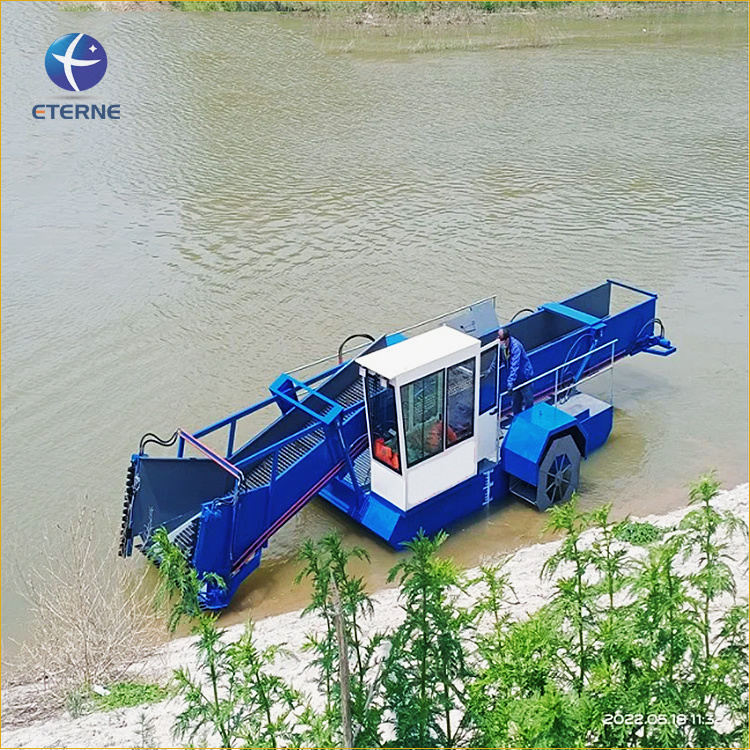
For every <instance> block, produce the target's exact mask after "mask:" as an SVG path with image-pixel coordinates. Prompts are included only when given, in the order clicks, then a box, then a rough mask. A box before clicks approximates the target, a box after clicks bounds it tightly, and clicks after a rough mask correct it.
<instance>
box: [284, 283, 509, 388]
mask: <svg viewBox="0 0 750 750" xmlns="http://www.w3.org/2000/svg"><path fill="white" fill-rule="evenodd" d="M489 301H492V307H493V308H494V307H495V305H496V303H497V295H495V294H493V295H492V296H491V297H485V298H484V299H480V300H477V301H476V302H471V303H470V304H468V305H462V306H461V307H457V308H456V309H455V310H451V311H450V312H446V313H442V314H440V315H436V316H435V317H433V318H427V320H421V321H420V322H419V323H414V325H410V326H407V327H406V328H402V329H400V330H398V331H394V332H393V335H397V334H402V333H406V332H407V331H413V330H414V329H415V328H421V327H422V326H426V325H428V324H429V323H436V322H437V321H438V320H444V319H445V318H450V317H451V316H452V315H457V314H458V313H460V312H463V311H464V310H469V309H471V308H472V307H476V306H477V305H481V304H483V303H484V302H489ZM370 345H371V342H367V343H364V344H359V345H358V346H353V347H351V348H350V349H344V351H343V352H341V354H342V355H346V354H351V353H352V352H356V351H360V350H361V349H366V348H367V347H368V346H370ZM337 357H338V354H330V355H329V356H327V357H322V358H321V359H316V360H315V361H314V362H308V363H307V364H306V365H300V366H299V367H295V368H294V369H293V370H289V371H288V372H287V374H288V375H292V374H293V373H295V372H301V371H302V370H307V369H308V368H310V367H316V366H317V365H322V364H324V363H325V362H329V361H330V360H332V359H336V358H337ZM338 366H339V367H340V366H341V365H338Z"/></svg>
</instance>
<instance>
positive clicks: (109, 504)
mask: <svg viewBox="0 0 750 750" xmlns="http://www.w3.org/2000/svg"><path fill="white" fill-rule="evenodd" d="M706 18H707V20H706V22H705V25H700V24H698V25H696V24H695V23H694V22H692V21H691V22H690V23H689V24H688V23H687V22H686V21H685V23H686V26H685V29H686V31H685V32H684V33H677V34H662V35H661V36H659V34H644V36H643V38H642V39H641V38H638V37H634V38H633V37H628V38H627V39H626V40H623V39H621V38H620V37H619V36H618V35H616V34H611V35H610V34H609V33H608V29H609V28H610V27H609V26H607V25H602V24H601V23H600V22H597V21H591V24H590V27H589V28H587V29H586V33H577V34H576V35H573V36H571V38H568V39H566V40H565V41H564V42H560V43H554V44H551V45H549V46H540V47H531V48H519V49H500V48H498V47H490V48H487V49H483V50H479V51H462V50H456V51H451V52H428V53H423V54H408V53H405V54H400V53H398V52H394V50H393V48H392V47H389V48H388V49H387V50H384V51H383V54H377V50H375V52H373V51H372V50H371V49H370V50H369V51H368V54H367V55H359V56H358V55H352V54H346V53H343V52H341V53H340V52H335V51H334V52H332V51H330V50H327V49H325V48H324V46H321V44H320V43H319V39H318V38H317V37H316V36H315V35H314V34H313V33H312V32H311V29H312V28H313V27H312V25H306V24H305V23H304V22H300V21H299V20H296V21H293V22H291V21H287V20H285V19H283V18H279V17H276V16H269V15H265V14H252V13H248V14H229V13H225V14H201V13H115V12H76V13H71V12H65V11H60V10H58V9H57V8H56V6H55V5H54V4H34V3H13V4H11V3H4V4H3V6H2V21H3V23H2V55H3V59H2V63H3V65H2V71H3V72H2V84H3V86H2V117H3V128H2V147H3V159H2V177H3V193H2V200H3V204H2V209H3V224H2V241H3V245H2V250H3V252H2V341H3V348H2V367H3V373H2V374H3V379H2V397H3V398H2V438H3V440H2V459H3V472H2V566H3V567H2V571H3V577H2V623H3V637H4V639H6V638H8V637H23V635H24V633H25V632H26V631H25V627H26V625H27V615H26V610H25V606H24V602H23V599H22V598H21V595H20V586H19V578H20V577H21V576H22V575H23V572H24V571H25V570H27V569H28V567H29V566H30V565H32V564H33V563H34V561H35V560H37V559H38V557H39V556H40V555H41V554H51V555H53V556H55V555H59V556H64V555H65V553H66V550H65V544H64V543H63V544H60V545H57V546H56V547H55V548H47V547H46V544H47V543H46V542H45V541H44V537H43V533H44V530H45V529H49V528H51V529H53V530H54V526H55V525H57V524H60V525H64V524H65V523H66V521H67V519H69V518H70V517H71V515H73V514H74V509H76V508H77V507H79V506H80V505H82V504H85V505H86V506H87V507H89V508H92V509H94V510H95V512H96V524H97V530H98V532H97V533H99V534H100V536H101V539H102V541H103V542H104V541H106V540H109V539H111V538H112V534H113V532H114V530H115V529H116V528H117V526H118V525H119V517H120V511H121V497H122V488H123V482H124V478H125V469H126V467H127V463H128V458H129V456H130V454H131V453H132V452H134V451H135V450H137V446H138V440H139V438H140V436H141V434H142V433H144V432H146V431H148V430H152V431H155V432H157V433H159V434H163V435H168V434H170V433H171V432H172V431H173V429H174V428H175V427H176V426H183V427H186V428H188V429H190V428H195V429H197V428H199V427H201V426H203V425H205V424H209V423H211V422H213V421H215V420H217V419H219V418H221V417H223V416H224V415H226V414H228V413H230V412H232V411H235V410H237V409H240V408H242V407H243V406H245V405H247V404H249V403H251V402H253V401H255V400H258V399H260V398H263V397H264V395H265V393H266V392H267V391H266V388H267V386H268V384H269V383H270V382H271V380H272V379H273V378H275V377H276V375H277V374H278V373H279V372H281V371H283V370H288V369H291V368H293V367H294V366H296V365H298V364H302V363H304V362H307V361H310V360H313V359H316V358H318V357H322V356H325V355H327V354H331V353H333V352H335V350H336V347H337V346H338V344H339V342H340V341H341V340H342V339H344V338H345V337H346V336H348V335H349V334H350V333H354V332H360V331H367V332H370V333H373V334H375V333H379V332H385V331H389V330H395V329H399V328H402V327H405V326H407V325H409V324H410V323H414V322H416V321H418V320H421V319H424V318H427V317H430V316H432V315H434V314H437V313H439V312H441V311H443V310H446V309H451V308H454V307H458V306H459V305H462V304H465V303H468V302H471V301H472V300H475V299H479V298H481V297H485V296H489V295H493V294H495V295H497V298H498V309H499V311H500V312H501V314H502V315H503V316H506V317H509V316H511V315H512V314H513V313H514V312H516V310H518V309H520V308H523V307H527V306H532V307H533V306H536V305H538V304H541V303H543V302H546V301H548V300H554V299H562V298H564V297H566V296H568V295H570V294H572V293H573V292H575V291H577V290H580V289H583V288H586V287H588V286H591V285H594V284H597V283H599V282H601V281H602V280H604V279H606V278H619V279H622V280H625V281H628V282H630V283H633V284H636V285H641V286H643V287H645V288H647V289H651V290H654V291H656V292H658V293H659V295H660V302H659V314H660V316H661V318H662V319H663V320H664V322H665V324H666V326H667V334H668V336H670V337H671V338H672V339H673V340H674V341H675V342H676V343H677V345H678V346H679V352H678V354H677V355H675V356H673V357H671V358H669V359H666V360H663V359H659V358H656V357H648V356H645V355H644V356H640V357H637V358H635V359H633V360H631V361H627V362H623V363H622V364H621V365H619V366H618V368H617V371H616V375H615V403H616V406H617V415H616V420H615V428H614V433H613V435H612V438H611V439H610V441H609V443H608V444H607V445H606V446H605V447H604V448H603V449H602V450H601V451H599V452H598V453H597V454H595V455H594V456H592V457H591V458H590V459H589V460H588V461H587V462H586V463H585V464H584V466H583V467H582V486H581V492H582V496H583V503H584V505H585V506H586V507H593V506H595V505H597V504H599V503H601V502H605V501H612V502H613V503H614V504H615V507H616V512H617V513H618V514H620V515H623V514H625V513H638V514H644V513H653V512H660V511H664V510H667V509H670V508H674V507H677V506H679V505H681V504H683V503H684V502H685V497H686V486H687V483H688V482H689V481H690V480H692V479H694V478H695V477H696V476H697V474H698V473H699V472H701V471H703V470H705V469H707V468H710V467H715V468H716V469H717V470H718V473H719V475H720V477H721V478H722V479H723V481H724V483H725V484H726V485H727V486H732V485H734V484H736V483H738V482H743V481H746V480H747V451H748V440H747V435H748V424H747V407H748V369H747V362H748V336H747V330H748V321H747V311H748V304H747V303H748V298H747V288H748V253H747V237H748V213H747V205H748V194H747V173H748V150H747V146H748V112H747V102H748V80H747V68H748V65H747V63H748V59H747V14H746V12H745V13H744V14H716V15H715V16H712V15H709V16H707V17H706ZM649 23H651V24H653V19H652V20H651V21H649ZM680 23H683V20H681V19H680V17H670V19H668V20H665V21H664V22H663V28H665V29H666V28H667V27H668V28H669V29H671V30H672V31H674V29H677V30H678V31H679V30H680V28H681V27H680V26H679V24H680ZM597 24H599V25H597ZM670 24H671V25H670ZM675 24H676V26H675ZM577 28H579V30H580V24H579V27H577ZM649 28H652V26H650V27H649ZM71 30H81V31H84V32H86V33H88V34H91V35H93V36H94V37H95V38H97V39H99V40H100V41H101V42H102V43H103V44H104V45H105V46H106V49H107V53H108V57H109V70H108V72H107V75H106V76H105V78H104V80H103V81H102V83H101V84H100V85H99V86H98V87H97V88H96V89H93V90H91V91H90V92H87V93H84V94H81V95H79V97H80V98H78V99H76V101H83V102H89V103H91V102H93V103H99V102H107V103H120V104H121V109H122V119H121V120H119V121H112V122H110V121H107V122H101V121H99V122H82V121H61V120H55V121H35V120H33V119H32V117H31V108H32V106H33V105H35V104H39V103H40V102H44V103H46V102H48V101H51V102H63V103H64V102H67V101H68V100H69V99H70V100H71V101H72V97H67V95H66V94H64V93H63V92H59V91H58V90H56V89H55V87H54V86H53V85H52V83H51V82H50V81H49V80H48V78H47V76H46V75H45V72H44V66H43V57H44V52H45V51H46V48H47V46H48V45H49V44H50V43H51V42H52V41H53V40H54V39H56V38H57V37H58V36H60V35H62V34H64V33H69V32H70V31H71ZM333 46H335V45H333ZM542 524H543V518H542V517H541V516H540V515H539V514H538V513H536V512H535V511H533V510H532V509H530V508H528V507H525V506H524V505H522V504H521V503H520V502H515V501H508V502H507V503H502V504H500V505H498V506H497V507H494V508H491V509H490V510H488V511H486V512H485V513H484V514H480V515H478V516H476V517H473V518H471V519H467V520H466V521H465V522H464V523H463V524H461V526H460V527H459V528H454V529H452V535H451V538H450V539H449V541H448V543H447V545H446V551H447V552H448V553H449V554H451V555H453V556H455V557H456V558H457V559H458V560H459V561H460V562H461V563H462V564H464V565H473V564H476V563H477V562H478V561H479V560H480V559H482V558H483V557H485V556H489V555H494V554H497V553H498V552H501V551H503V550H510V549H513V548H516V547H519V546H522V545H525V544H529V543H534V542H536V541H538V539H539V538H540V530H541V527H542ZM331 529H339V530H340V531H341V532H342V533H343V535H344V537H345V539H346V541H347V542H348V543H356V544H360V545H362V546H364V547H366V548H367V549H368V550H369V552H370V554H371V556H372V565H371V566H369V568H367V570H366V575H367V578H368V583H369V584H370V586H371V587H372V588H377V587H379V586H381V585H383V584H384V582H385V578H386V575H387V571H388V569H389V568H390V567H391V566H392V565H393V564H394V563H395V561H396V560H397V559H398V556H397V554H396V553H394V552H393V551H391V550H390V549H388V548H387V547H386V546H385V545H383V544H381V543H379V542H378V541H377V540H375V539H374V538H373V537H371V536H370V535H368V534H367V533H366V532H364V531H363V530H361V529H360V528H359V527H357V526H356V524H354V523H353V522H351V521H350V520H349V519H348V518H346V517H344V516H342V515H341V514H340V513H338V512H336V511H334V510H332V509H330V508H329V507H328V506H326V505H325V503H323V502H322V501H320V500H316V501H314V502H313V503H311V504H310V505H309V506H308V507H307V508H305V509H304V511H303V512H302V513H300V514H299V515H298V516H297V517H296V518H294V519H293V520H292V521H291V522H290V523H289V524H288V525H287V526H286V527H285V528H284V529H283V530H282V531H281V532H280V533H279V534H278V535H277V536H276V537H274V539H273V540H272V542H271V544H270V546H269V548H268V550H267V551H266V553H265V556H264V562H263V564H262V566H261V569H260V570H259V571H257V572H256V573H255V574H253V575H252V576H251V577H250V579H248V581H247V582H246V583H245V585H244V586H243V588H242V589H241V590H240V592H239V594H238V595H237V597H236V598H235V600H234V602H233V604H232V607H231V609H230V611H229V612H228V613H227V616H226V618H227V620H228V621H231V620H233V619H234V620H237V619H242V618H243V617H245V616H246V614H247V613H252V614H253V615H255V616H262V615H266V614H271V613H275V612H280V611H284V610H288V609H291V608H295V607H297V606H300V605H302V604H304V603H305V601H306V592H305V590H304V588H295V586H294V585H293V583H292V581H293V578H294V575H295V572H296V566H295V563H294V555H295V550H296V548H297V546H298V544H299V542H300V540H301V539H303V538H304V537H306V536H308V535H313V536H319V535H322V534H324V533H325V532H327V531H329V530H331ZM136 564H140V563H136Z"/></svg>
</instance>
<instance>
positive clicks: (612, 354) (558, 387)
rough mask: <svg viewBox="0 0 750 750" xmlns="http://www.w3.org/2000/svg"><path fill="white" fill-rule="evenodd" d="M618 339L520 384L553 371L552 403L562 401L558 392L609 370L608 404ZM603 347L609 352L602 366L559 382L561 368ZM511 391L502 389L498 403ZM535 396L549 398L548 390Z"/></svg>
mask: <svg viewBox="0 0 750 750" xmlns="http://www.w3.org/2000/svg"><path fill="white" fill-rule="evenodd" d="M618 341H619V339H613V340H612V341H610V342H608V343H606V344H602V345H601V346H598V347H596V348H595V349H590V350H589V351H587V352H584V353H583V354H581V355H580V356H578V357H574V358H573V359H569V360H568V361H567V362H563V363H562V364H561V365H558V366H557V367H553V368H552V369H551V370H547V372H544V373H542V374H541V375H537V376H536V377H533V378H531V380H526V381H525V382H524V383H523V384H522V385H524V386H526V385H531V384H532V383H536V382H537V381H539V380H542V379H544V378H549V377H550V376H551V375H552V374H553V373H554V376H555V384H554V387H553V390H552V404H553V405H554V404H558V403H561V402H562V399H561V398H560V394H561V392H562V393H565V392H567V391H569V390H570V389H571V388H573V386H578V385H581V384H582V383H586V382H588V381H589V380H592V379H593V378H595V377H598V376H599V375H601V374H602V373H604V372H607V371H610V372H611V373H612V375H610V385H609V402H610V404H611V403H613V402H614V365H615V346H616V344H617V342H618ZM605 349H609V350H610V354H609V363H608V364H607V365H604V366H601V367H599V366H597V367H596V368H595V369H594V370H593V371H591V372H590V373H588V374H586V372H585V369H584V372H583V374H582V376H581V377H579V378H577V379H575V380H574V381H573V382H572V383H568V382H567V381H565V382H563V383H561V382H560V373H561V371H562V370H564V369H565V368H567V367H570V366H571V365H572V364H574V363H576V362H578V361H581V360H586V359H589V358H590V357H591V356H592V355H594V354H596V353H597V352H600V351H603V350H605ZM511 392H512V391H509V390H508V391H504V392H503V393H501V394H500V398H499V403H502V399H503V397H504V396H509V395H510V394H511ZM537 396H541V397H543V398H549V391H542V392H541V393H538V394H535V400H536V397H537Z"/></svg>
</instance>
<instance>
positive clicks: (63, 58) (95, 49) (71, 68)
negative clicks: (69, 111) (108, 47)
mask: <svg viewBox="0 0 750 750" xmlns="http://www.w3.org/2000/svg"><path fill="white" fill-rule="evenodd" d="M44 67H45V68H46V69H47V75H48V76H49V77H50V80H51V81H52V82H53V83H54V84H56V85H58V86H59V87H60V88H61V89H66V90H67V91H86V89H90V88H92V87H93V86H96V84H97V83H99V81H101V80H102V78H103V77H104V74H105V73H106V72H107V53H106V52H105V51H104V47H102V45H101V44H100V43H99V42H97V41H96V39H94V37H93V36H89V35H88V34H65V36H61V37H60V38H59V39H56V40H55V41H54V42H52V44H50V46H49V49H48V50H47V54H46V56H45V58H44Z"/></svg>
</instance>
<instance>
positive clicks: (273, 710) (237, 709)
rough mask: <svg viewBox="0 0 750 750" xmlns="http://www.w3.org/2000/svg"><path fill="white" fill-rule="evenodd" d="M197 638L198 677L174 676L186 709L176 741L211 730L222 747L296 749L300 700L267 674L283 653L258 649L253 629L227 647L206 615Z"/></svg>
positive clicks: (180, 673)
mask: <svg viewBox="0 0 750 750" xmlns="http://www.w3.org/2000/svg"><path fill="white" fill-rule="evenodd" d="M197 636H198V639H197V641H196V644H195V647H196V650H197V652H198V673H197V674H196V675H193V674H191V673H190V672H189V671H188V670H187V669H178V670H176V672H175V675H174V679H175V682H176V685H177V691H178V694H179V695H180V696H181V697H182V698H183V700H184V701H185V704H186V705H185V709H184V710H183V711H182V712H181V713H180V714H179V715H178V717H177V720H176V722H175V727H174V733H175V736H176V737H177V738H178V739H183V738H187V739H188V740H189V741H190V742H192V741H193V740H194V739H195V738H196V737H198V736H199V734H200V732H205V731H210V732H213V733H215V734H216V735H217V736H218V738H219V740H220V742H221V747H222V748H232V747H237V746H240V747H263V748H266V747H268V748H277V747H288V746H289V745H290V743H291V744H293V738H294V737H295V735H294V731H293V723H292V722H291V717H292V714H293V712H294V711H295V710H296V709H297V707H298V706H299V704H300V702H301V698H300V696H299V694H298V693H297V692H296V691H295V690H293V689H292V688H291V687H290V686H289V685H288V684H287V683H286V682H285V681H284V680H282V679H281V678H280V677H277V676H276V675H273V674H271V673H269V672H268V671H267V670H268V668H269V667H271V666H272V665H273V662H274V660H275V658H276V656H277V654H278V653H279V651H280V648H279V647H278V646H272V647H270V648H267V649H259V648H258V647H257V646H256V644H255V642H254V638H253V627H252V625H251V624H248V625H247V627H246V629H245V632H244V633H243V635H242V637H241V638H240V639H239V640H238V641H236V642H234V643H227V642H226V640H225V639H224V637H223V636H224V631H222V630H219V629H218V628H217V627H216V624H215V622H214V620H213V618H211V617H207V616H202V617H201V618H199V620H198V627H197Z"/></svg>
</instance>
